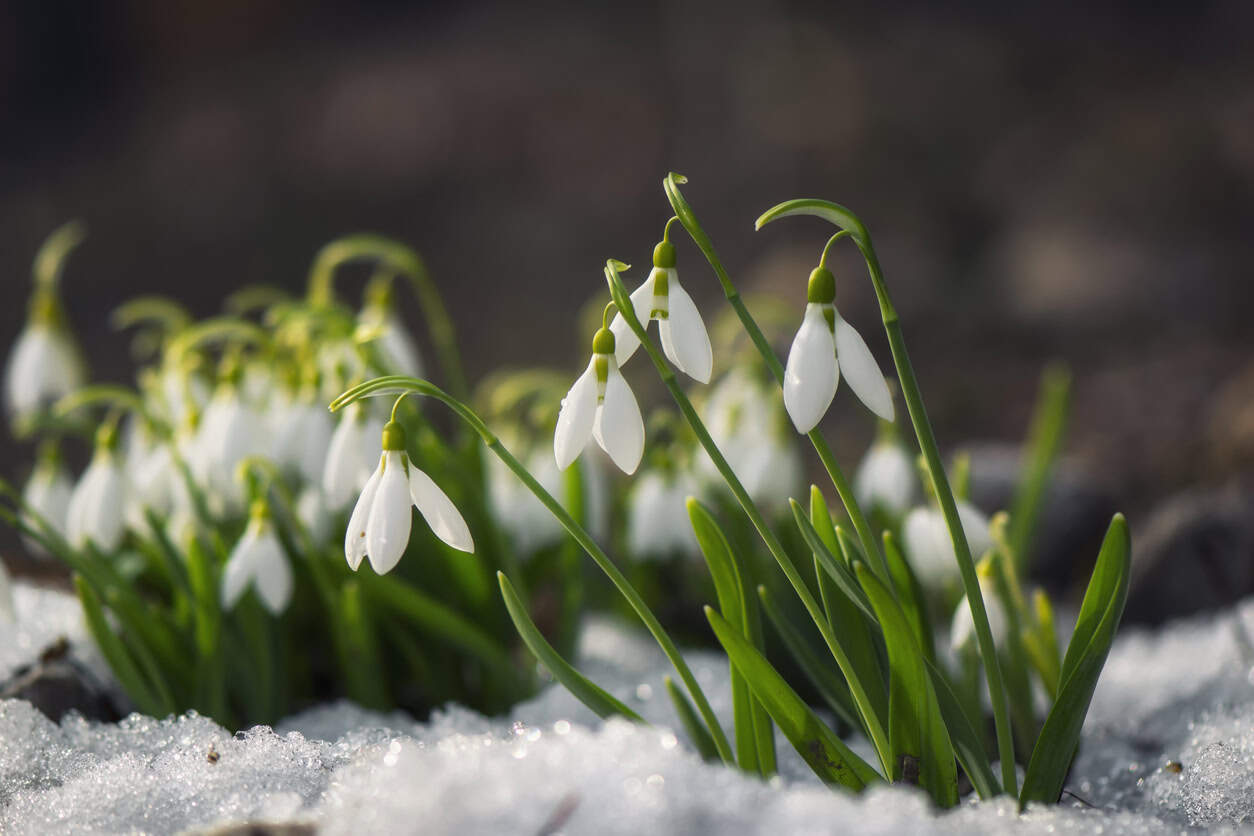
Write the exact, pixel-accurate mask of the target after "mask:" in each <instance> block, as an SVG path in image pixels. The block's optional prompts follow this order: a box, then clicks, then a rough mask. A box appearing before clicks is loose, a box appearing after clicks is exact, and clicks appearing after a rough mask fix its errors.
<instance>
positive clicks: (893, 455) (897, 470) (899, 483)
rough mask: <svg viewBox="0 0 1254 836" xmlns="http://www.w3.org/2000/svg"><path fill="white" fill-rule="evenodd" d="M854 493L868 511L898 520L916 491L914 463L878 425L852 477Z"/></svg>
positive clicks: (889, 431)
mask: <svg viewBox="0 0 1254 836" xmlns="http://www.w3.org/2000/svg"><path fill="white" fill-rule="evenodd" d="M853 487H854V493H855V495H856V496H857V498H858V502H859V503H861V504H862V505H864V506H865V507H867V508H868V509H879V510H881V511H884V512H886V513H888V514H891V515H893V516H894V517H900V516H901V515H902V514H904V513H905V512H906V510H907V509H908V508H909V507H910V503H911V502H912V501H913V500H914V496H915V493H916V492H917V488H918V476H917V474H916V470H915V465H914V460H913V459H912V458H911V456H910V453H909V452H908V451H907V450H906V448H905V446H904V445H903V444H902V443H901V441H900V439H898V438H897V436H896V434H895V433H894V432H893V431H892V429H891V425H890V424H887V423H886V422H885V423H882V424H881V427H880V433H879V436H878V437H877V438H876V439H875V443H873V444H872V445H871V449H869V450H867V452H866V456H864V457H863V459H862V462H861V463H860V464H859V465H858V471H857V473H856V474H854V482H853Z"/></svg>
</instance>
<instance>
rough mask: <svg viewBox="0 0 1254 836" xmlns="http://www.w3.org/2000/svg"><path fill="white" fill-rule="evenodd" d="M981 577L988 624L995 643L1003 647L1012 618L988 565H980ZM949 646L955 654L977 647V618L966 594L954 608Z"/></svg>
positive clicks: (981, 590)
mask: <svg viewBox="0 0 1254 836" xmlns="http://www.w3.org/2000/svg"><path fill="white" fill-rule="evenodd" d="M978 572H979V577H980V597H981V598H983V599H984V609H985V610H986V611H987V612H988V626H989V629H990V630H991V631H992V633H993V644H994V645H996V646H997V647H998V649H1002V648H1004V647H1005V646H1006V638H1007V636H1009V634H1010V619H1009V618H1007V617H1006V608H1005V607H1004V606H1002V603H1001V596H1000V595H998V594H997V585H996V584H995V583H994V582H993V579H992V577H990V576H989V571H988V569H986V565H984V564H982V565H980V566H979V567H978ZM949 646H950V648H951V649H952V650H953V652H954V654H955V655H958V654H961V653H963V652H966V651H967V650H968V649H974V647H975V620H974V619H973V618H972V617H971V607H970V606H968V605H967V598H966V596H965V595H964V596H963V597H962V600H961V601H960V602H959V603H958V608H957V609H956V610H954V618H953V623H952V625H951V627H950V630H949Z"/></svg>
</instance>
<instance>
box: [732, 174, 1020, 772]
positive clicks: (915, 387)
mask: <svg viewBox="0 0 1254 836" xmlns="http://www.w3.org/2000/svg"><path fill="white" fill-rule="evenodd" d="M790 215H816V216H818V217H820V218H823V219H824V220H826V221H828V222H829V223H832V224H835V225H836V226H838V227H840V228H841V229H843V230H845V231H847V232H848V233H849V234H850V237H851V238H852V239H853V241H854V243H855V244H857V246H858V250H859V251H860V252H861V253H862V258H863V259H864V260H865V261H866V266H867V272H868V273H870V276H871V283H872V284H873V285H874V287H875V296H876V298H877V299H878V300H879V306H880V315H881V318H882V319H883V320H884V330H885V332H887V334H888V345H889V348H890V349H891V350H892V353H893V363H894V365H895V366H896V368H897V379H898V382H899V383H900V384H901V393H902V396H903V398H904V399H905V402H906V410H907V411H908V412H909V413H910V422H911V423H912V424H913V425H914V433H915V436H916V437H917V438H918V441H919V450H920V452H922V453H923V457H924V459H925V460H926V461H927V465H928V468H929V470H930V471H931V475H932V486H933V488H934V489H935V491H936V499H937V501H938V502H939V504H940V507H941V512H942V513H943V514H944V515H945V523H946V525H947V526H948V527H949V537H950V540H951V541H952V542H953V546H954V554H955V555H956V556H957V559H958V569H959V571H960V572H961V574H962V585H963V588H964V589H965V591H966V594H967V602H968V604H969V606H970V607H971V616H972V618H973V619H974V621H975V635H976V639H977V641H978V644H979V648H980V656H981V658H982V659H983V662H984V673H985V676H986V677H987V678H988V691H989V696H990V698H991V700H992V703H993V720H994V722H995V724H996V728H997V749H998V754H999V756H1000V758H1001V770H1002V782H1003V785H1004V787H1005V788H1006V791H1007V792H1009V793H1010V794H1011V795H1018V789H1017V786H1018V784H1017V777H1016V775H1015V758H1014V737H1013V733H1012V731H1011V728H1010V709H1009V704H1008V702H1007V699H1006V687H1005V682H1004V681H1003V678H1002V671H1001V666H1000V664H999V663H998V659H997V648H996V647H995V645H994V644H993V632H992V630H991V629H990V628H989V623H988V612H987V610H986V608H985V606H984V598H983V597H982V596H981V595H980V584H979V580H978V578H977V577H976V573H975V562H974V560H972V557H971V547H970V545H969V544H968V543H967V535H966V532H964V531H963V529H962V521H961V519H960V518H959V516H958V504H957V502H956V501H955V500H954V494H953V491H952V490H951V489H950V486H949V479H948V477H947V476H946V475H945V465H944V462H943V461H942V459H941V455H940V447H939V446H938V445H937V443H936V435H935V433H934V432H933V431H932V424H931V422H930V421H929V420H928V417H927V410H926V409H925V408H924V406H923V395H922V393H921V392H920V390H919V381H918V378H916V377H915V374H914V367H913V366H912V365H911V363H910V355H909V354H908V353H907V352H906V342H905V338H904V337H903V336H902V331H901V323H900V322H899V321H898V318H897V310H896V309H895V308H894V307H893V304H892V301H891V300H890V299H889V296H888V288H887V287H886V286H885V284H884V274H883V271H882V270H881V269H880V263H879V259H878V257H877V256H876V254H875V248H874V247H873V246H872V245H871V236H870V235H869V234H868V233H867V230H866V227H865V226H863V225H862V222H861V221H860V220H859V219H858V217H857V216H856V215H854V214H853V212H851V211H849V210H848V209H846V208H845V207H843V206H840V205H839V204H836V203H831V202H829V201H826V200H817V199H802V200H790V201H786V202H784V203H781V204H779V205H778V206H775V207H774V208H772V209H769V210H767V211H766V212H764V213H763V214H762V216H761V217H759V218H758V220H757V223H756V224H755V228H757V229H761V228H762V227H763V226H765V225H766V224H768V223H770V222H771V221H774V220H776V219H778V218H784V217H788V216H790Z"/></svg>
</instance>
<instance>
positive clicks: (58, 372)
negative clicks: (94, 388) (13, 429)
mask: <svg viewBox="0 0 1254 836" xmlns="http://www.w3.org/2000/svg"><path fill="white" fill-rule="evenodd" d="M64 319H65V317H64V314H63V313H62V311H61V304H60V302H59V301H58V300H57V298H56V297H55V296H54V295H53V294H52V293H51V292H50V291H47V290H37V291H36V293H35V297H34V299H32V301H31V314H30V318H29V321H28V322H27V325H26V328H25V329H24V330H23V331H22V333H21V334H20V335H19V336H18V338H17V342H16V343H15V344H14V346H13V351H12V353H11V354H9V363H8V368H7V369H6V371H5V380H4V384H5V385H4V391H5V400H6V401H7V403H8V407H9V414H10V416H11V417H13V418H14V419H20V418H22V417H24V416H29V415H31V414H33V413H36V412H38V411H39V410H41V409H43V408H44V407H46V406H48V405H49V404H51V403H53V402H55V401H56V400H58V399H59V398H61V397H62V396H64V395H68V394H69V393H70V392H73V391H74V390H75V389H78V388H79V387H80V386H82V385H83V377H84V374H83V364H82V361H81V360H80V359H79V354H78V349H77V348H76V347H75V345H74V340H73V338H72V337H71V336H70V333H69V330H68V329H67V328H66V327H65V323H64Z"/></svg>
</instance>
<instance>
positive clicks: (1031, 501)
mask: <svg viewBox="0 0 1254 836" xmlns="http://www.w3.org/2000/svg"><path fill="white" fill-rule="evenodd" d="M1070 406H1071V373H1070V372H1069V371H1067V369H1066V367H1064V366H1061V365H1051V366H1048V367H1046V369H1045V371H1044V372H1042V373H1041V383H1040V388H1039V390H1038V393H1037V396H1036V406H1035V408H1034V409H1033V412H1032V426H1031V429H1030V430H1029V431H1028V441H1027V446H1026V449H1025V451H1024V454H1025V455H1024V463H1023V475H1022V477H1021V478H1020V480H1019V485H1018V487H1017V488H1016V490H1015V498H1014V503H1013V505H1012V506H1011V509H1010V546H1011V549H1012V550H1013V551H1014V555H1015V560H1016V561H1017V564H1018V565H1017V567H1016V568H1017V569H1018V571H1019V572H1020V573H1021V574H1022V573H1024V572H1026V571H1027V569H1028V566H1029V565H1030V564H1031V562H1032V554H1031V547H1032V535H1033V533H1034V532H1035V530H1036V521H1037V519H1038V518H1039V517H1040V512H1041V505H1042V502H1043V500H1044V498H1045V491H1046V489H1047V488H1048V487H1049V476H1050V471H1051V470H1052V469H1053V465H1054V460H1055V459H1057V457H1058V451H1059V450H1060V449H1061V448H1062V440H1063V436H1064V434H1065V433H1066V429H1067V412H1068V410H1069V409H1070Z"/></svg>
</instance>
